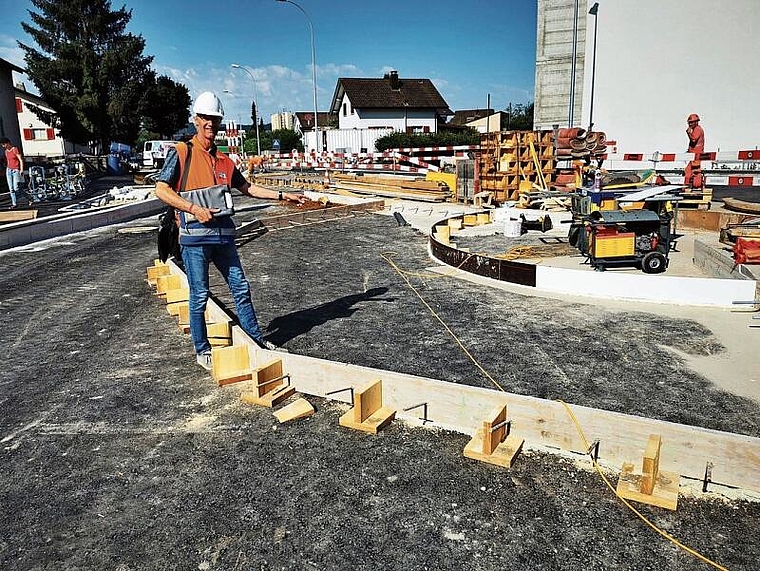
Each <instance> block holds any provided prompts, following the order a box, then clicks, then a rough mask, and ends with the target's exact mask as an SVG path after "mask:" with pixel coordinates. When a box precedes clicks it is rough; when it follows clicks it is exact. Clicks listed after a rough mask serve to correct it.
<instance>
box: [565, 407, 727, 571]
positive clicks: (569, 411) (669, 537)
mask: <svg viewBox="0 0 760 571" xmlns="http://www.w3.org/2000/svg"><path fill="white" fill-rule="evenodd" d="M557 402H559V403H561V404H562V405H564V407H565V410H567V414H568V415H569V416H570V418H571V419H572V421H573V423H574V424H575V428H576V430H577V431H578V435H579V436H580V437H581V440H582V441H583V446H584V447H585V448H586V450H588V449H589V443H588V440H587V439H586V435H585V434H584V433H583V428H581V425H580V423H579V422H578V419H577V418H575V414H573V411H572V409H571V408H570V406H569V405H568V404H567V403H566V402H565V401H563V400H561V399H557ZM591 462H592V464H593V465H594V468H595V469H596V471H597V472H598V473H599V476H601V478H602V480H603V481H604V483H605V484H606V485H607V487H608V488H609V489H610V490H612V493H613V494H615V496H617V498H618V499H619V500H620V501H621V502H623V503H624V504H625V506H626V507H627V508H628V509H629V510H631V511H632V512H633V513H635V514H636V515H637V516H638V517H639V518H640V519H641V521H643V522H644V523H645V524H647V525H648V526H649V527H651V528H652V529H653V530H655V531H656V532H657V533H659V534H660V535H661V536H662V537H664V538H665V539H667V540H668V541H670V542H672V543H673V544H674V545H676V546H677V547H680V548H681V549H683V550H684V551H686V552H687V553H690V554H691V555H693V556H694V557H696V558H697V559H699V560H701V561H703V562H705V563H707V564H709V565H712V566H713V567H715V568H716V569H722V570H723V571H728V570H727V569H726V568H725V567H723V566H722V565H720V564H718V563H716V562H715V561H712V560H710V559H708V558H707V557H705V556H704V555H702V554H701V553H698V552H697V551H694V550H693V549H691V548H690V547H687V546H686V545H684V544H683V543H681V542H680V541H678V540H677V539H676V538H675V537H673V536H672V535H670V534H669V533H667V532H666V531H663V530H662V529H660V528H659V527H657V526H656V525H655V524H653V523H652V522H651V521H649V520H648V519H647V518H646V516H644V515H643V514H642V513H641V512H639V511H638V510H637V509H636V508H635V507H633V506H632V505H631V503H630V502H629V501H628V500H626V499H625V498H623V497H622V496H620V495H619V494H618V493H617V490H616V489H615V488H614V487H613V485H612V484H611V483H610V481H609V480H608V479H607V477H606V476H605V475H604V472H602V469H601V467H600V466H599V464H598V463H597V462H596V460H594V459H593V458H591Z"/></svg>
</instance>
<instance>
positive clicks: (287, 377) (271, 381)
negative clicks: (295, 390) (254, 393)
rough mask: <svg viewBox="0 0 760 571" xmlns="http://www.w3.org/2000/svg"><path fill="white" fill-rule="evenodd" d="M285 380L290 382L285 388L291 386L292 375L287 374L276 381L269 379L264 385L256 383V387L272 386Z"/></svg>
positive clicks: (275, 379) (276, 378)
mask: <svg viewBox="0 0 760 571" xmlns="http://www.w3.org/2000/svg"><path fill="white" fill-rule="evenodd" d="M283 379H287V380H288V382H287V383H285V385H284V386H286V387H288V386H290V374H289V373H285V374H284V375H280V376H279V377H275V378H274V379H269V380H268V381H264V382H262V383H256V386H257V387H263V386H265V385H271V384H272V383H276V382H278V381H281V380H283Z"/></svg>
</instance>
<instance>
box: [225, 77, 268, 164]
mask: <svg viewBox="0 0 760 571" xmlns="http://www.w3.org/2000/svg"><path fill="white" fill-rule="evenodd" d="M231 65H232V67H234V68H235V69H242V70H243V71H244V72H246V73H247V74H248V75H250V76H251V81H253V105H254V107H256V117H254V118H253V120H254V122H255V123H256V154H257V155H259V156H261V138H260V137H259V104H258V102H257V101H256V78H255V77H253V73H252V72H251V70H250V69H248V68H247V67H245V66H242V65H238V64H236V63H233V64H231ZM241 143H242V141H241Z"/></svg>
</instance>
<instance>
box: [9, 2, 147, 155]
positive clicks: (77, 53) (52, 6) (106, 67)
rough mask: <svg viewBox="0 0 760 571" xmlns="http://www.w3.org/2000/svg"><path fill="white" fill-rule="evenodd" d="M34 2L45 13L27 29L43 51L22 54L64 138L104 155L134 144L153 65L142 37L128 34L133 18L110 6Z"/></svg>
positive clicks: (27, 48)
mask: <svg viewBox="0 0 760 571" xmlns="http://www.w3.org/2000/svg"><path fill="white" fill-rule="evenodd" d="M30 1H31V3H32V4H33V5H34V6H35V8H37V9H38V10H39V12H34V11H32V10H28V12H29V15H30V18H31V21H32V23H33V24H34V25H32V24H29V23H26V22H22V23H21V26H22V28H23V29H24V31H25V32H26V33H27V34H29V36H30V37H31V38H32V39H33V40H34V42H35V43H36V44H37V46H38V48H39V49H37V48H35V47H31V46H27V45H25V44H23V43H22V42H19V46H20V47H21V49H23V50H24V52H25V55H24V61H25V62H26V69H27V74H28V75H29V77H30V78H31V80H32V81H33V82H34V84H35V85H36V86H37V88H38V89H39V91H40V96H41V97H42V98H43V99H44V100H45V101H46V102H47V103H48V104H49V105H50V106H51V107H52V108H53V109H55V110H56V112H57V114H58V117H59V128H60V132H61V136H63V137H64V138H66V139H69V140H71V141H74V142H77V143H90V144H92V145H93V146H96V145H99V147H100V149H101V150H103V149H107V148H108V144H109V143H110V141H111V140H118V141H121V142H130V143H131V142H133V141H134V140H135V139H136V138H137V133H138V129H139V128H140V114H139V109H140V104H141V101H142V100H143V97H144V93H145V85H146V81H147V80H148V79H149V74H150V73H151V72H150V69H149V66H150V63H151V61H152V60H153V58H152V57H148V56H144V55H143V49H144V47H145V40H143V38H142V36H135V35H133V34H129V33H125V31H124V30H125V28H126V25H127V23H128V22H129V20H130V19H131V17H132V11H131V10H127V9H126V8H125V7H122V8H121V9H120V10H117V11H112V10H111V2H110V1H109V0H30ZM35 25H36V27H35Z"/></svg>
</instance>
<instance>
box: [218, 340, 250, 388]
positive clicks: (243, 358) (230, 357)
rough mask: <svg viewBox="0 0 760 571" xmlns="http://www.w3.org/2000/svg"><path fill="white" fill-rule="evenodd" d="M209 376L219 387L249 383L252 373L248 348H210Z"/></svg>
mask: <svg viewBox="0 0 760 571" xmlns="http://www.w3.org/2000/svg"><path fill="white" fill-rule="evenodd" d="M211 376H212V377H213V379H214V380H215V381H216V382H217V384H218V385H219V386H220V387H221V386H223V385H229V384H232V383H239V382H240V381H250V380H251V377H252V376H253V373H252V371H251V357H250V355H249V353H248V346H247V345H232V346H231V347H214V348H212V349H211Z"/></svg>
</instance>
